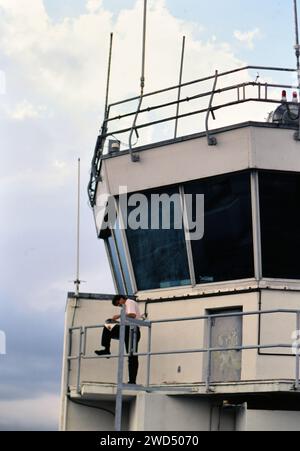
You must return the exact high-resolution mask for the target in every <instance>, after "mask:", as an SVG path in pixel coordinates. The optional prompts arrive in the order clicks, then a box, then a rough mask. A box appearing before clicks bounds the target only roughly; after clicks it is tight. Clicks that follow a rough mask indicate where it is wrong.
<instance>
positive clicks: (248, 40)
mask: <svg viewBox="0 0 300 451" xmlns="http://www.w3.org/2000/svg"><path fill="white" fill-rule="evenodd" d="M261 36H262V34H261V31H260V29H259V28H255V29H254V30H252V31H245V32H243V31H239V30H236V31H235V32H234V37H235V38H236V39H237V40H238V41H240V42H241V43H242V44H245V45H246V47H248V49H250V50H254V40H255V39H260V38H261Z"/></svg>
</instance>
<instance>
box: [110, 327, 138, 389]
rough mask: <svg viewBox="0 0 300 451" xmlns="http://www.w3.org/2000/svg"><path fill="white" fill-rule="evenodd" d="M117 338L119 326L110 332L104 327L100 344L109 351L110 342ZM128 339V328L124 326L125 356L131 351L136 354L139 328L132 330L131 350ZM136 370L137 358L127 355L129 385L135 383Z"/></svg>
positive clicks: (118, 336)
mask: <svg viewBox="0 0 300 451" xmlns="http://www.w3.org/2000/svg"><path fill="white" fill-rule="evenodd" d="M135 334H136V338H134V335H135ZM119 338H120V326H119V325H116V326H115V327H113V329H112V330H111V331H110V330H108V329H107V328H106V327H104V329H103V332H102V340H101V344H102V346H103V347H104V348H105V349H107V350H110V342H111V340H119ZM129 339H130V326H125V347H126V352H127V354H129V353H130V352H131V351H132V352H138V345H139V341H140V339H141V332H140V328H139V327H136V328H134V330H133V333H132V344H131V349H129ZM134 342H136V346H135V349H133V347H134ZM138 369H139V359H138V356H136V355H129V357H128V373H129V383H131V384H135V383H136V376H137V373H138Z"/></svg>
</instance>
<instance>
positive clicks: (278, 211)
mask: <svg viewBox="0 0 300 451" xmlns="http://www.w3.org/2000/svg"><path fill="white" fill-rule="evenodd" d="M259 193H260V216H261V241H262V269H263V276H264V277H268V278H280V279H300V263H299V255H300V207H299V201H300V174H293V173H282V172H267V171H263V172H260V174H259Z"/></svg>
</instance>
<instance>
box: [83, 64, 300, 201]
mask: <svg viewBox="0 0 300 451" xmlns="http://www.w3.org/2000/svg"><path fill="white" fill-rule="evenodd" d="M249 70H257V71H264V72H281V73H283V72H286V73H292V72H296V69H291V68H283V67H268V66H252V65H248V66H244V67H241V68H237V69H233V70H229V71H225V72H218V76H217V77H216V73H215V74H214V75H210V76H208V77H203V78H200V79H196V80H192V81H189V82H185V83H181V84H179V85H175V86H171V87H168V88H165V89H160V90H157V91H153V92H149V93H144V94H143V97H142V98H143V100H145V99H147V98H150V99H152V98H155V96H158V95H160V94H164V93H167V92H171V91H174V90H176V93H177V90H178V89H180V90H181V89H182V88H188V87H191V86H194V85H197V84H198V85H199V84H201V83H204V82H207V81H209V80H214V81H215V83H216V80H219V79H221V78H222V77H225V76H229V75H233V74H237V73H240V72H243V71H249ZM248 86H251V87H256V86H257V88H258V92H257V97H255V96H251V97H247V95H246V88H247V87H248ZM215 88H216V86H215V85H214V88H213V89H212V90H211V91H208V92H207V91H205V92H201V88H199V91H200V92H199V94H196V95H192V96H186V97H183V98H180V97H179V98H178V97H177V99H176V100H174V101H173V100H172V101H168V102H165V103H158V104H155V105H150V106H148V107H144V108H139V109H138V113H139V116H140V117H141V116H142V115H143V114H146V113H149V112H153V111H161V110H163V109H164V108H167V107H171V106H179V105H181V104H183V103H184V102H192V101H195V100H199V99H204V98H205V97H209V104H208V106H207V107H205V108H201V109H197V110H196V111H189V112H188V113H184V114H182V113H181V114H178V113H177V111H176V114H175V115H174V114H172V115H171V116H170V115H169V116H167V117H163V118H160V119H157V120H150V121H146V122H144V123H142V124H137V123H134V127H132V126H131V127H129V128H128V127H126V128H125V127H123V128H122V127H120V128H116V129H115V130H109V129H108V125H109V124H110V123H111V122H114V121H117V120H118V121H120V120H123V119H126V118H129V117H131V116H135V117H136V109H134V111H129V112H126V111H125V113H123V114H119V115H114V116H111V111H112V109H113V108H114V107H119V106H122V107H123V106H124V105H126V104H127V105H129V104H130V103H131V102H133V101H137V100H139V101H140V99H141V98H140V96H136V97H131V98H129V99H125V100H121V101H119V102H114V103H111V104H110V105H109V106H108V108H107V111H106V112H105V113H106V114H105V118H104V121H103V124H102V127H101V132H100V134H99V136H98V139H97V143H96V146H95V150H94V156H93V159H92V167H91V176H90V181H89V185H88V195H89V199H90V204H91V206H92V207H94V206H95V204H96V191H97V186H98V183H99V181H101V166H102V158H103V153H104V146H105V141H106V139H107V138H108V137H113V138H114V139H118V138H116V136H117V135H121V134H126V133H129V134H130V136H131V137H132V133H133V129H134V131H135V132H136V133H137V132H138V130H140V129H144V128H147V127H154V126H157V125H159V124H164V123H167V122H170V121H176V122H177V123H178V120H179V119H184V118H187V117H190V116H193V115H200V114H203V113H206V120H205V126H204V129H205V130H206V135H207V137H208V143H209V144H210V143H212V144H216V139H215V137H211V136H210V133H209V129H208V117H209V114H212V115H214V112H215V111H216V110H220V109H222V108H229V107H232V106H236V105H241V104H244V103H246V102H259V103H272V104H281V103H282V101H281V100H279V99H272V98H268V89H270V88H274V89H276V88H281V89H285V90H286V89H295V90H298V86H293V85H289V84H279V83H273V82H270V83H269V82H265V83H260V82H257V80H256V81H249V79H247V80H246V81H245V82H244V83H241V82H240V83H236V84H234V85H229V86H228V85H226V84H225V86H223V87H221V88H219V89H215ZM262 88H264V89H265V93H264V96H262V92H261V90H262ZM241 89H242V90H243V95H242V96H241V95H240V90H241ZM232 90H236V91H237V99H236V100H235V101H232V102H225V103H221V104H219V105H215V106H212V99H213V97H214V96H215V95H216V94H222V93H226V92H230V91H232ZM198 130H199V129H198ZM172 137H173V139H174V136H173V132H172ZM129 147H130V146H129ZM130 152H131V154H132V156H134V154H133V152H134V151H133V148H132V147H130ZM133 160H134V161H136V160H138V159H135V158H133Z"/></svg>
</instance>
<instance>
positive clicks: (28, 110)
mask: <svg viewBox="0 0 300 451" xmlns="http://www.w3.org/2000/svg"><path fill="white" fill-rule="evenodd" d="M46 111H47V109H46V107H44V106H35V105H33V104H32V103H30V102H28V101H27V100H23V102H21V103H19V104H18V105H16V107H15V108H14V109H13V110H11V111H9V112H8V116H9V117H11V118H12V119H15V120H18V121H22V120H25V119H35V118H38V117H41V116H43V115H45V113H46Z"/></svg>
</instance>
